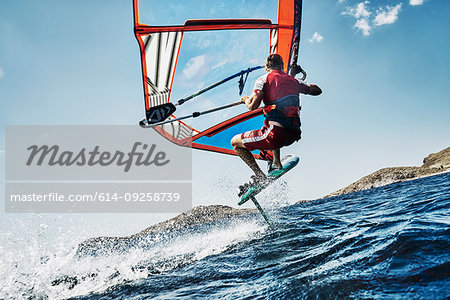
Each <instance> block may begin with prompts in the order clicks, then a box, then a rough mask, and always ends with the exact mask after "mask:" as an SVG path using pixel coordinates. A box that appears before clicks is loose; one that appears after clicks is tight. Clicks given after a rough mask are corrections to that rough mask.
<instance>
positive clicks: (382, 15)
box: [373, 3, 402, 26]
mask: <svg viewBox="0 0 450 300" xmlns="http://www.w3.org/2000/svg"><path fill="white" fill-rule="evenodd" d="M401 8H402V3H400V4H397V5H396V6H386V9H385V10H384V9H382V8H380V9H378V10H377V15H376V17H375V20H374V21H373V23H374V25H375V26H381V25H385V24H393V23H395V21H397V19H398V13H399V12H400V10H401Z"/></svg>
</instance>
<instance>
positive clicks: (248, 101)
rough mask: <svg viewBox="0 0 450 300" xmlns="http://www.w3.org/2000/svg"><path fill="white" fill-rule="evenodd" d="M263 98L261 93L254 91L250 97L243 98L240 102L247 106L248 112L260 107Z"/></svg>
mask: <svg viewBox="0 0 450 300" xmlns="http://www.w3.org/2000/svg"><path fill="white" fill-rule="evenodd" d="M262 98H263V92H262V91H259V90H255V91H254V92H253V93H252V94H251V95H250V97H249V96H244V97H242V98H241V101H242V102H244V103H245V105H247V107H248V109H249V110H254V109H257V108H258V107H259V106H260V105H261V101H262Z"/></svg>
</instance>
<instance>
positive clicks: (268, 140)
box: [241, 123, 301, 151]
mask: <svg viewBox="0 0 450 300" xmlns="http://www.w3.org/2000/svg"><path fill="white" fill-rule="evenodd" d="M300 137H301V130H300V129H286V128H283V127H279V126H275V125H268V124H267V123H265V124H264V126H263V127H262V128H261V129H257V130H251V131H246V132H244V133H242V134H241V140H242V144H244V146H245V148H247V149H248V150H250V151H253V150H256V149H258V150H275V149H279V148H281V147H284V146H289V145H290V144H292V143H294V142H296V141H298V140H300Z"/></svg>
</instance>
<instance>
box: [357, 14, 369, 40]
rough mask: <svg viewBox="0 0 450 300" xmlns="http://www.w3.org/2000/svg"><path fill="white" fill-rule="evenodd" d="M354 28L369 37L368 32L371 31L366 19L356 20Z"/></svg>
mask: <svg viewBox="0 0 450 300" xmlns="http://www.w3.org/2000/svg"><path fill="white" fill-rule="evenodd" d="M354 27H355V28H357V29H358V30H361V31H362V33H363V34H364V35H365V36H368V35H370V30H371V29H372V26H370V24H369V21H368V20H367V19H366V18H364V19H359V20H357V21H356V23H355V26H354Z"/></svg>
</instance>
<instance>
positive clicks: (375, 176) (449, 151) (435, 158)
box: [321, 147, 450, 199]
mask: <svg viewBox="0 0 450 300" xmlns="http://www.w3.org/2000/svg"><path fill="white" fill-rule="evenodd" d="M449 171H450V147H448V148H446V149H444V150H442V151H439V152H437V153H432V154H430V155H428V156H427V157H425V158H424V160H423V165H422V166H420V167H391V168H383V169H380V170H378V171H376V172H373V173H372V174H370V175H367V176H364V177H363V178H361V179H359V180H358V181H355V182H353V183H352V184H350V185H348V186H346V187H344V188H342V189H339V190H337V191H335V192H334V193H331V194H329V195H326V196H324V197H322V198H321V199H323V198H328V197H333V196H339V195H344V194H349V193H354V192H359V191H363V190H368V189H372V188H376V187H381V186H385V185H389V184H393V183H397V182H402V181H406V180H412V179H417V178H421V177H426V176H432V175H436V174H440V173H445V172H449Z"/></svg>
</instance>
